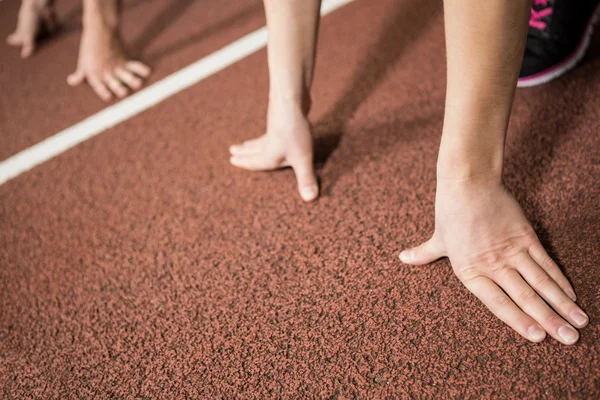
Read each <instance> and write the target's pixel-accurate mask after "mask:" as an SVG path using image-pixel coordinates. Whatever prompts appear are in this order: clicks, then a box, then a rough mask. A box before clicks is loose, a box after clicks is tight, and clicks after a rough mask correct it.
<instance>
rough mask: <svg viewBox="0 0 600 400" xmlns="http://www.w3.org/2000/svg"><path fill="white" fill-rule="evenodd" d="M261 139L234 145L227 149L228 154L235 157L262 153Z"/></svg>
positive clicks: (262, 142)
mask: <svg viewBox="0 0 600 400" xmlns="http://www.w3.org/2000/svg"><path fill="white" fill-rule="evenodd" d="M263 137H264V136H261V137H259V138H256V139H252V140H246V141H245V142H243V143H242V144H234V145H233V146H230V147H229V152H230V153H231V155H236V156H250V155H254V154H258V153H260V152H262V151H263V148H264V147H263V144H264V141H263Z"/></svg>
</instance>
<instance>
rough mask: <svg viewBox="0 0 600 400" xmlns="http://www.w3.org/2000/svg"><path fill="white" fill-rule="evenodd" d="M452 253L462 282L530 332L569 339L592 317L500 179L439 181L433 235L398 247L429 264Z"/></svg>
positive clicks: (408, 259) (408, 258)
mask: <svg viewBox="0 0 600 400" xmlns="http://www.w3.org/2000/svg"><path fill="white" fill-rule="evenodd" d="M441 257H449V259H450V262H451V264H452V267H453V269H454V272H455V273H456V275H457V277H458V278H459V279H460V280H461V281H462V282H463V284H464V285H465V286H466V287H467V289H469V290H470V291H471V292H472V293H473V294H475V296H477V297H478V298H479V299H480V300H481V301H482V302H483V303H484V304H485V305H486V306H487V307H488V308H489V309H490V310H491V311H492V312H493V313H494V314H495V315H496V316H497V317H498V318H500V319H501V320H502V321H504V322H505V323H506V324H508V325H509V326H510V327H511V328H513V329H514V330H515V331H517V332H518V333H519V334H521V335H522V336H523V337H524V338H526V339H528V340H530V341H532V342H539V341H542V340H544V338H545V337H546V333H548V334H549V335H551V336H552V337H554V338H555V339H556V340H558V341H560V342H562V343H564V344H573V343H575V342H577V340H578V339H579V333H578V331H577V330H576V329H575V328H583V327H584V326H586V325H587V323H588V317H587V315H586V314H585V313H584V312H583V311H582V310H581V309H580V308H579V307H578V306H577V305H576V304H575V293H574V292H573V288H572V287H571V285H570V284H569V282H568V280H567V278H566V277H565V276H564V275H563V273H562V272H561V270H560V269H559V267H558V266H557V265H556V263H555V262H554V261H553V260H552V259H551V258H550V257H549V256H548V254H547V253H546V251H545V250H544V248H543V246H542V245H541V243H540V241H539V240H538V238H537V236H536V234H535V232H534V230H533V228H532V227H531V224H530V223H529V221H528V220H527V218H526V217H525V215H524V214H523V211H522V209H521V207H520V206H519V204H518V203H517V201H516V200H515V199H514V198H513V196H512V195H510V194H509V193H508V192H507V191H506V190H505V188H504V186H503V185H502V184H501V183H493V184H490V183H472V182H466V181H462V182H457V181H454V182H451V181H438V188H437V193H436V220H435V232H434V234H433V237H432V238H431V239H429V240H428V241H426V242H425V243H423V244H421V245H420V246H418V247H415V248H412V249H409V250H405V251H403V252H402V253H400V259H401V260H402V261H403V262H405V263H407V264H412V265H423V264H428V263H430V262H433V261H435V260H436V259H438V258H441Z"/></svg>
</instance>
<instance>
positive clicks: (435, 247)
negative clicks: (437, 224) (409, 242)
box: [400, 234, 445, 265]
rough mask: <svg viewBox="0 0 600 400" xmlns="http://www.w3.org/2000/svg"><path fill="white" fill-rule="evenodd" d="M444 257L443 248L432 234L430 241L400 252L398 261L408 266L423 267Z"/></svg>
mask: <svg viewBox="0 0 600 400" xmlns="http://www.w3.org/2000/svg"><path fill="white" fill-rule="evenodd" d="M444 256H445V254H444V248H443V246H442V245H441V243H439V241H438V240H437V238H436V236H435V234H434V236H433V237H432V238H431V239H429V240H428V241H426V242H425V243H423V244H421V245H420V246H417V247H413V248H411V249H407V250H404V251H402V252H401V253H400V260H401V261H402V262H404V263H406V264H410V265H425V264H429V263H431V262H434V261H435V260H437V259H438V258H441V257H444Z"/></svg>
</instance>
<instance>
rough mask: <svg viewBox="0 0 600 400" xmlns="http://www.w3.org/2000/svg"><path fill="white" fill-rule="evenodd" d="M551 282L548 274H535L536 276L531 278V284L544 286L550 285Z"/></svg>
mask: <svg viewBox="0 0 600 400" xmlns="http://www.w3.org/2000/svg"><path fill="white" fill-rule="evenodd" d="M551 283H552V278H550V276H548V274H545V273H541V274H539V275H536V277H535V278H533V284H534V285H535V286H540V287H544V286H548V285H550V284H551Z"/></svg>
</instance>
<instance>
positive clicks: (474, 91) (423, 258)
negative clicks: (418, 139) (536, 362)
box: [400, 0, 588, 344]
mask: <svg viewBox="0 0 600 400" xmlns="http://www.w3.org/2000/svg"><path fill="white" fill-rule="evenodd" d="M444 7H445V22H446V43H447V53H448V86H447V94H446V113H445V118H444V129H443V133H442V141H441V146H440V152H439V158H438V169H437V191H436V210H435V214H436V215H435V219H436V223H435V232H434V234H433V237H432V238H431V239H430V240H429V241H427V242H425V243H424V244H422V245H421V246H419V247H416V248H413V249H410V250H407V251H404V252H402V253H401V255H400V258H401V259H402V260H403V261H405V262H407V263H410V264H426V263H429V262H432V261H434V260H435V259H437V258H440V257H444V256H447V257H449V258H450V262H451V264H452V267H453V269H454V271H455V273H456V275H457V276H458V278H459V279H460V280H461V281H462V282H463V283H464V284H465V286H466V287H467V288H468V289H469V290H470V291H471V292H473V293H474V294H475V295H476V296H477V297H478V298H479V299H480V300H481V301H482V302H483V303H484V304H485V305H486V306H487V307H488V308H489V309H490V310H491V311H492V312H493V313H494V314H495V315H496V316H497V317H498V318H500V319H501V320H502V321H504V322H505V323H507V324H508V325H510V326H511V327H512V328H513V329H514V330H515V331H517V332H518V333H520V334H521V335H522V336H523V337H525V338H526V339H528V340H531V341H534V342H537V341H541V340H543V339H544V338H545V336H546V333H548V334H549V335H551V336H553V337H554V338H555V339H557V340H559V341H561V342H562V343H565V344H573V343H575V342H576V341H577V340H578V338H579V334H578V332H577V330H576V329H574V328H573V327H577V328H582V327H584V326H585V325H586V324H587V322H588V318H587V316H586V315H585V314H584V313H583V311H582V310H581V309H580V308H579V307H578V306H577V305H576V304H575V303H574V301H575V294H574V292H573V289H572V287H571V285H570V284H569V282H568V280H567V279H566V278H565V276H564V275H563V274H562V272H561V271H560V269H559V268H558V266H557V265H556V263H554V261H552V259H551V258H550V257H549V256H548V254H547V253H546V251H545V250H544V248H543V247H542V245H541V244H540V242H539V240H538V238H537V236H536V234H535V232H534V231H533V228H532V227H531V224H530V223H529V222H528V220H527V218H526V217H525V215H524V214H523V211H522V209H521V207H520V206H519V204H518V203H517V202H516V201H515V199H514V198H513V197H512V196H511V195H510V194H509V193H508V192H507V191H506V190H505V188H504V186H503V183H502V163H503V156H504V142H505V137H506V131H507V126H508V120H509V116H510V110H511V107H512V102H513V97H514V92H515V87H516V81H517V76H518V70H519V67H520V63H521V57H522V54H523V50H524V43H525V39H526V30H527V20H528V17H529V7H530V2H527V1H518V2H514V1H505V0H489V1H486V2H471V1H469V0H445V2H444Z"/></svg>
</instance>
